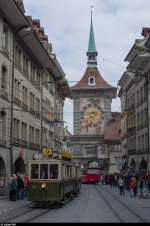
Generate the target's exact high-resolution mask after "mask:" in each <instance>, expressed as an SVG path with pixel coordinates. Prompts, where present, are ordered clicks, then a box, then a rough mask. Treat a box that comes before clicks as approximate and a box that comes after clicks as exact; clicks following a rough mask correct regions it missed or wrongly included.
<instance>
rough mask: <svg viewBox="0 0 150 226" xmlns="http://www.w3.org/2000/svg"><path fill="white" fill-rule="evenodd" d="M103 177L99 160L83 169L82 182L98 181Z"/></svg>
mask: <svg viewBox="0 0 150 226" xmlns="http://www.w3.org/2000/svg"><path fill="white" fill-rule="evenodd" d="M100 179H101V171H100V169H99V166H98V163H97V162H92V163H90V164H88V166H87V168H86V169H84V170H83V171H82V176H81V183H98V182H100Z"/></svg>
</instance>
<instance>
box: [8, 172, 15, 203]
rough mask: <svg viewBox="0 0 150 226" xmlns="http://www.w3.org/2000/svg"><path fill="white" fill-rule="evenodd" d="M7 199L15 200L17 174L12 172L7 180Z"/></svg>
mask: <svg viewBox="0 0 150 226" xmlns="http://www.w3.org/2000/svg"><path fill="white" fill-rule="evenodd" d="M9 200H10V201H16V200H17V176H16V174H13V177H11V179H10V182H9Z"/></svg>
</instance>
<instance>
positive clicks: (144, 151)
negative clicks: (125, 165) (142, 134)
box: [138, 148, 148, 154]
mask: <svg viewBox="0 0 150 226" xmlns="http://www.w3.org/2000/svg"><path fill="white" fill-rule="evenodd" d="M147 152H148V148H140V149H139V150H138V153H139V154H143V153H147Z"/></svg>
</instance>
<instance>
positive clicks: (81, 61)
mask: <svg viewBox="0 0 150 226" xmlns="http://www.w3.org/2000/svg"><path fill="white" fill-rule="evenodd" d="M24 5H25V10H26V15H32V17H33V18H39V19H40V21H41V25H42V26H43V27H44V29H45V33H46V34H48V37H49V42H51V43H52V45H53V49H54V51H55V53H56V55H57V58H58V60H59V62H60V64H61V66H62V68H63V70H64V72H65V73H66V76H67V79H68V80H69V81H72V80H75V81H77V80H80V79H81V77H82V76H83V74H84V72H85V69H86V62H87V58H86V51H87V48H88V39H89V31H90V5H94V13H93V25H94V33H95V41H96V47H97V51H98V54H99V56H98V68H99V70H100V73H101V75H102V76H103V78H104V79H105V80H107V81H109V83H110V84H111V85H116V84H117V81H118V80H119V79H120V77H121V76H122V74H123V72H124V71H125V69H126V65H127V63H125V62H124V59H125V57H126V55H127V54H128V52H129V50H130V49H131V47H132V45H133V43H134V41H135V39H137V38H140V37H141V31H142V27H144V26H149V23H148V21H149V18H150V14H149V9H150V1H147V0H142V1H141V0H132V1H131V0H119V1H118V0H82V1H81V0H32V1H31V0H24ZM70 85H74V84H73V83H70ZM68 107H69V109H70V110H69V112H72V105H71V104H70V101H66V105H65V109H64V115H65V112H66V111H67V109H68ZM119 108H120V104H119V101H118V100H117V101H116V102H114V101H113V104H112V110H113V111H116V110H119ZM72 119H73V113H72V114H70V115H69V116H67V114H66V115H65V121H68V122H69V128H70V130H71V131H72Z"/></svg>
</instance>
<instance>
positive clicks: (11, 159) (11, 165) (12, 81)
mask: <svg viewBox="0 0 150 226" xmlns="http://www.w3.org/2000/svg"><path fill="white" fill-rule="evenodd" d="M20 31H32V28H30V27H28V26H23V27H22V26H21V27H20V28H18V29H17V30H16V31H15V32H14V33H13V46H12V78H11V79H12V80H11V106H10V175H11V176H12V175H13V172H14V167H13V101H14V75H15V35H17V34H18V33H19V32H20ZM28 34H29V33H26V34H25V35H24V36H23V37H21V38H22V39H23V38H24V37H26V36H27V35H28Z"/></svg>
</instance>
